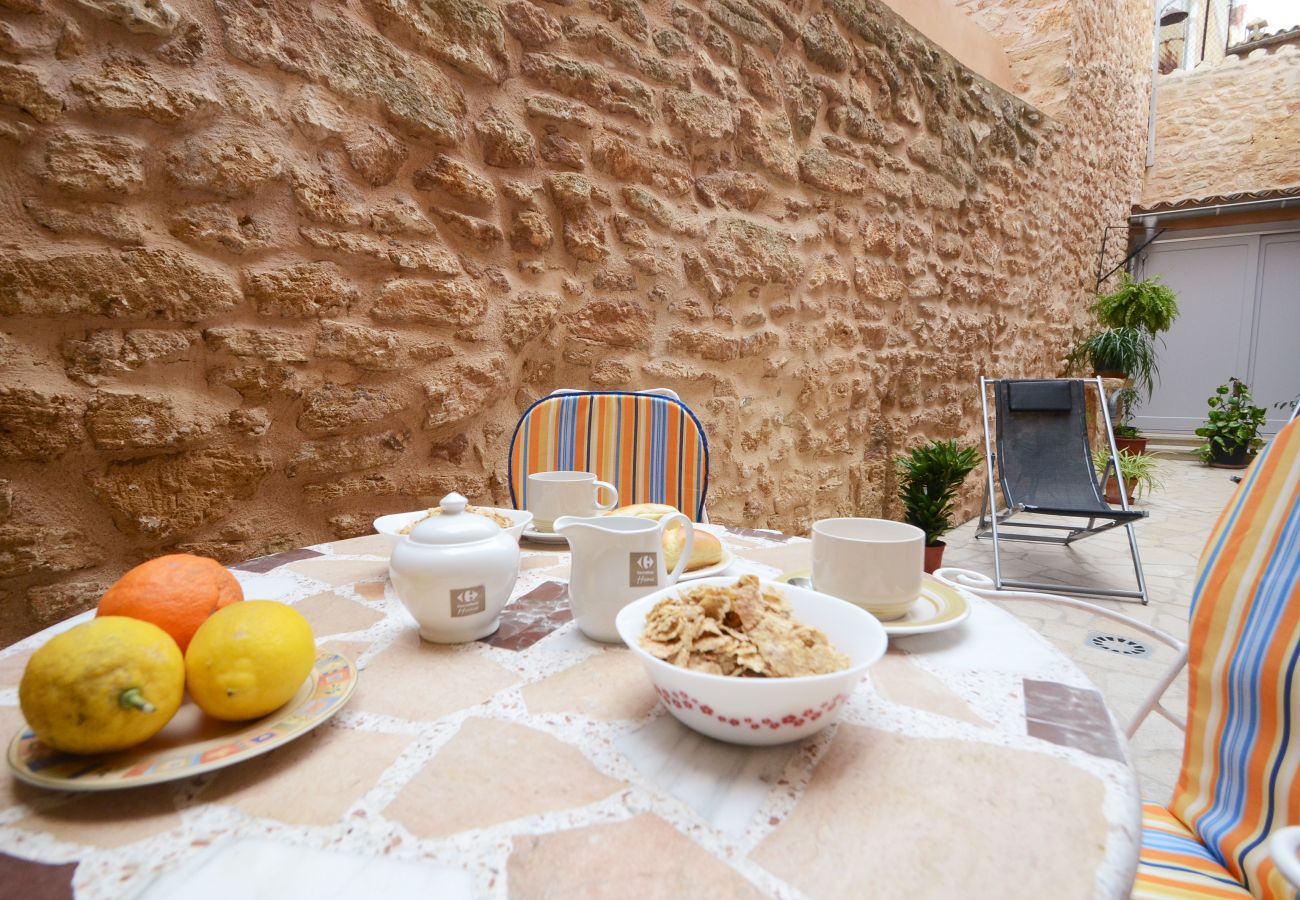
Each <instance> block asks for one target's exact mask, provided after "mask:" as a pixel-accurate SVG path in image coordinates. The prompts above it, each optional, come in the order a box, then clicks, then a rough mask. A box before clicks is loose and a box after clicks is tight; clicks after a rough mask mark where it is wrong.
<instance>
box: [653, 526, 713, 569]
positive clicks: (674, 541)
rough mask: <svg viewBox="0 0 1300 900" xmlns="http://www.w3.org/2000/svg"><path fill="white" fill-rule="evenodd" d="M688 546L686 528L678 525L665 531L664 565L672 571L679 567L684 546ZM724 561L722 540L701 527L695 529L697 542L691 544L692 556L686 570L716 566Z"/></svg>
mask: <svg viewBox="0 0 1300 900" xmlns="http://www.w3.org/2000/svg"><path fill="white" fill-rule="evenodd" d="M685 546H686V529H685V528H682V527H681V526H680V525H678V526H677V527H675V528H669V529H668V530H667V531H665V532H664V567H665V568H666V569H667V570H668V571H669V572H671V571H672V570H673V569H675V568H677V561H678V560H679V559H681V558H682V548H683V547H685ZM720 562H722V541H720V540H718V539H717V538H716V537H715V536H714V535H712V534H710V533H709V532H707V531H704V530H703V529H701V528H697V529H695V543H694V544H692V545H691V558H690V559H689V560H687V561H686V568H685V569H683V570H682V571H684V572H694V571H695V570H696V569H703V568H704V567H705V566H716V565H717V564H718V563H720Z"/></svg>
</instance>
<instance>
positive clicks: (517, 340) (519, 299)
mask: <svg viewBox="0 0 1300 900" xmlns="http://www.w3.org/2000/svg"><path fill="white" fill-rule="evenodd" d="M561 303H562V301H561V299H560V298H559V296H557V295H555V294H542V293H537V292H534V291H526V292H524V293H522V294H519V295H518V296H516V297H515V298H514V299H513V300H511V301H510V305H509V306H507V307H506V315H505V339H506V343H507V344H509V345H510V349H511V350H518V349H519V348H520V347H522V346H523V345H524V344H526V343H528V342H529V341H531V340H533V339H534V338H537V337H540V336H542V335H543V334H545V333H546V332H548V331H550V330H551V328H552V327H553V326H554V325H555V322H556V319H557V317H558V316H559V313H560V305H561Z"/></svg>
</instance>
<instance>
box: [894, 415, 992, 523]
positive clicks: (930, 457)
mask: <svg viewBox="0 0 1300 900" xmlns="http://www.w3.org/2000/svg"><path fill="white" fill-rule="evenodd" d="M979 459H980V458H979V451H978V450H976V449H975V448H974V447H966V448H964V449H958V448H957V442H956V441H954V440H948V441H930V442H929V443H928V444H922V445H921V446H920V447H915V448H913V449H912V451H911V453H908V454H907V455H905V456H899V457H897V458H895V460H894V464H895V465H896V466H897V467H898V474H899V477H900V479H901V481H900V484H899V488H898V496H899V498H900V499H901V500H902V501H903V521H905V522H907V523H908V524H909V525H915V526H916V527H917V528H920V529H921V530H922V531H924V532H925V543H926V545H927V546H931V547H933V546H935V545H936V544H938V543H939V539H940V538H941V537H943V536H944V534H946V533H947V532H949V531H951V530H952V527H953V521H952V501H953V498H954V497H955V496H956V493H957V488H959V487H961V483H962V482H963V481H965V480H966V476H967V475H969V474H970V473H971V471H972V470H973V469H974V468H975V467H976V466H977V465H979Z"/></svg>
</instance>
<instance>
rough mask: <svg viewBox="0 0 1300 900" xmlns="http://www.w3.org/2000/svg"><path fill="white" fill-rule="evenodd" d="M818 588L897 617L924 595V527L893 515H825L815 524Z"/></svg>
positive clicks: (882, 615) (879, 616)
mask: <svg viewBox="0 0 1300 900" xmlns="http://www.w3.org/2000/svg"><path fill="white" fill-rule="evenodd" d="M812 544H813V546H812V550H813V587H814V588H815V589H816V590H819V591H821V592H822V593H825V594H830V595H831V596H832V597H839V598H840V599H841V600H847V601H849V602H850V603H852V604H854V605H855V606H860V607H862V608H863V609H865V610H866V611H867V612H869V613H871V614H872V615H874V616H875V617H876V618H877V619H882V620H888V619H897V618H899V617H900V616H902V615H904V614H905V613H906V612H907V610H908V609H909V608H910V607H911V606H912V604H913V603H915V602H916V598H917V597H919V596H921V573H922V570H923V568H924V566H925V532H924V531H922V530H921V529H919V528H917V527H916V526H914V525H908V524H907V523H905V522H892V521H890V520H888V519H859V518H843V519H822V520H821V521H819V522H815V523H813V527H812Z"/></svg>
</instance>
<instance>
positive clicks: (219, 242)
mask: <svg viewBox="0 0 1300 900" xmlns="http://www.w3.org/2000/svg"><path fill="white" fill-rule="evenodd" d="M168 230H169V231H170V232H171V233H172V234H173V235H175V236H176V237H178V238H180V239H181V240H182V241H186V242H188V243H191V244H198V245H208V246H219V247H223V248H224V249H226V250H229V251H230V252H231V253H239V254H244V253H253V252H256V251H258V250H264V249H266V248H267V247H269V246H270V245H271V242H272V237H273V235H272V231H271V228H270V226H269V225H267V224H266V223H265V222H263V221H262V220H261V219H260V218H259V217H257V216H254V215H236V214H235V213H234V211H232V210H231V209H230V207H228V206H226V205H225V204H222V203H202V204H198V205H196V206H186V207H181V208H180V209H178V210H176V211H175V212H174V213H172V216H171V221H170V222H169V223H168Z"/></svg>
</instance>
